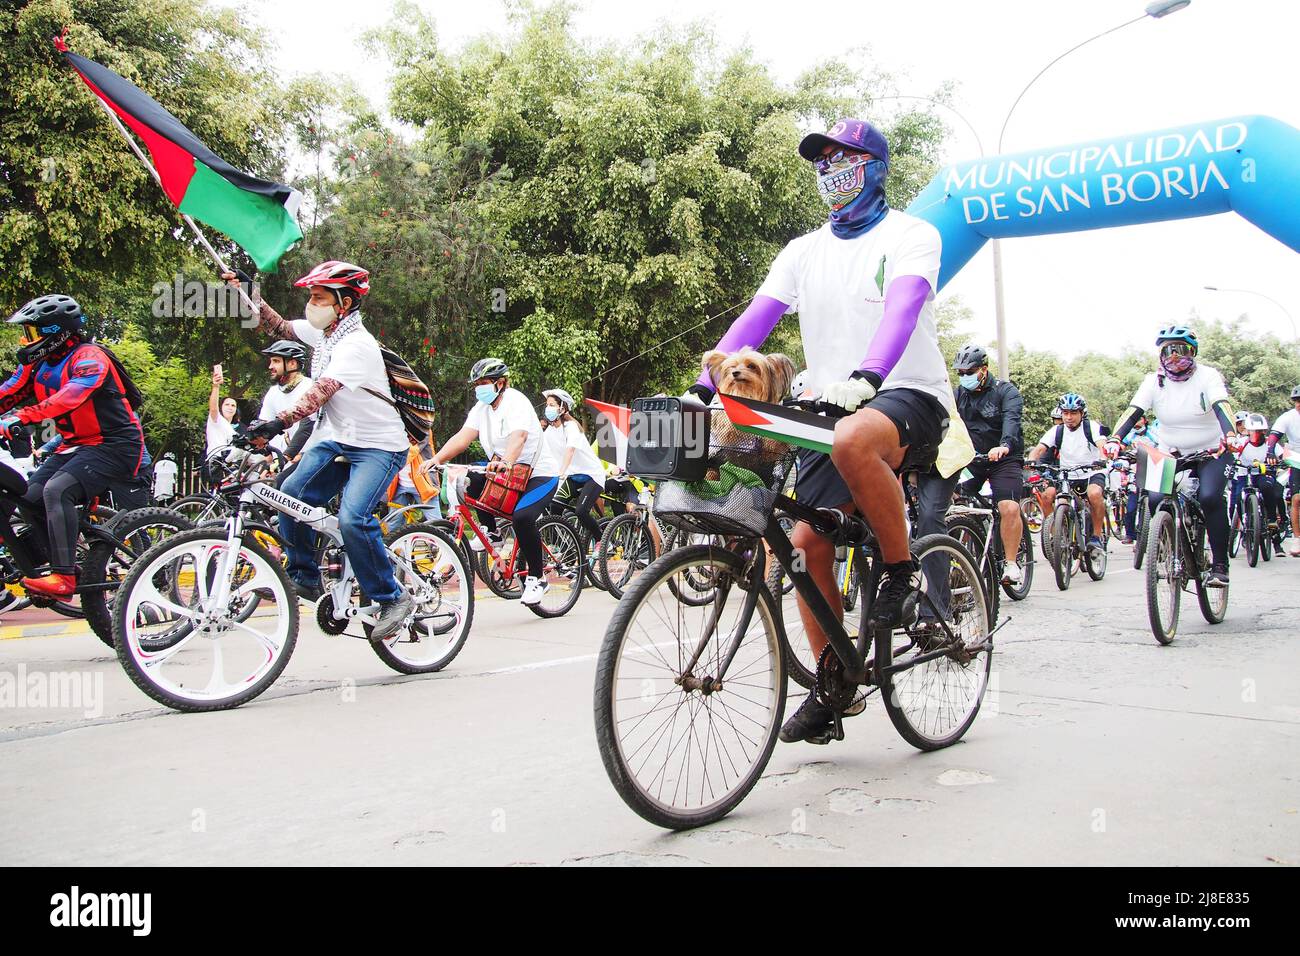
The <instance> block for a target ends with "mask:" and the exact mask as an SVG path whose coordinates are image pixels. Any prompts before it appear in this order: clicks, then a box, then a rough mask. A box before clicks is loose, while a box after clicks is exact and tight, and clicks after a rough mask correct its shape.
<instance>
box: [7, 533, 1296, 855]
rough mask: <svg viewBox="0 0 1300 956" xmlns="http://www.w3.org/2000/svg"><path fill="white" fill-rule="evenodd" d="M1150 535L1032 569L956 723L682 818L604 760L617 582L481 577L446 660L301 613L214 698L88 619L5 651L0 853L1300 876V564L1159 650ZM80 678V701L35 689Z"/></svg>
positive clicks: (1257, 582) (855, 731)
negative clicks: (659, 814) (563, 596)
mask: <svg viewBox="0 0 1300 956" xmlns="http://www.w3.org/2000/svg"><path fill="white" fill-rule="evenodd" d="M1129 553H1130V552H1129V549H1128V548H1125V547H1120V546H1116V545H1112V562H1111V572H1110V574H1109V575H1108V577H1107V578H1106V579H1105V580H1104V581H1103V582H1101V583H1094V582H1092V581H1090V580H1087V579H1086V578H1084V579H1083V580H1078V579H1076V581H1075V582H1074V584H1073V585H1072V586H1071V588H1070V590H1069V591H1068V592H1066V593H1061V592H1059V591H1057V589H1056V587H1055V584H1054V583H1053V582H1052V581H1051V580H1050V578H1049V575H1048V574H1047V573H1045V572H1046V571H1047V569H1046V566H1045V565H1041V564H1040V565H1039V571H1040V576H1039V578H1038V580H1037V581H1036V582H1035V589H1034V591H1033V593H1032V594H1031V596H1030V598H1029V600H1027V601H1026V602H1024V603H1022V604H1015V605H1013V604H1010V603H1009V602H1008V604H1007V606H1006V613H1007V614H1009V615H1010V617H1011V622H1010V623H1009V624H1008V625H1007V626H1006V627H1005V628H1004V629H1003V630H1002V631H1001V632H1000V633H999V635H998V645H997V651H996V654H995V657H994V660H993V678H992V682H991V684H990V690H989V693H988V696H987V698H986V700H985V704H984V707H983V710H982V712H981V715H980V717H979V719H978V720H977V721H976V723H975V724H974V726H973V727H972V728H971V730H970V732H969V733H968V734H967V735H966V737H965V739H964V740H963V741H962V742H960V743H958V744H957V745H955V746H953V747H950V748H948V749H946V750H943V751H939V752H936V753H931V754H922V753H918V752H917V751H915V750H913V749H912V748H911V747H910V746H908V745H907V744H906V743H904V742H903V740H902V739H901V738H900V737H898V735H897V734H896V733H895V731H894V729H893V727H892V725H891V724H890V723H889V720H888V719H887V717H886V716H885V714H884V711H883V709H882V708H881V707H880V705H879V703H878V701H876V700H875V699H874V698H873V700H872V703H871V705H870V706H869V707H868V709H867V711H866V713H864V714H863V715H861V716H859V717H855V718H853V719H852V720H850V721H848V722H847V724H846V730H847V733H848V736H847V739H846V740H844V741H843V742H840V743H834V744H831V745H829V746H823V747H816V746H812V745H808V744H797V745H783V744H778V745H777V750H776V751H775V753H774V755H773V757H772V760H771V763H770V764H769V766H768V769H767V773H766V776H765V777H764V779H763V780H761V781H760V782H759V784H758V786H757V787H756V788H755V789H754V791H753V792H752V793H751V794H750V796H749V797H748V799H747V800H746V801H745V802H744V803H743V804H742V805H741V806H740V807H739V808H738V809H737V810H736V811H735V812H733V813H732V815H731V816H730V817H728V818H727V819H725V820H723V821H721V822H720V823H717V824H714V825H713V826H711V827H708V828H705V829H702V830H696V831H693V832H689V833H682V834H672V833H668V832H667V831H662V830H660V829H658V828H656V827H654V826H652V825H650V824H648V823H646V822H644V821H643V820H641V818H640V817H638V816H636V815H635V814H633V813H632V812H631V811H630V810H629V809H628V808H627V807H626V806H625V805H624V804H623V802H622V801H621V800H620V799H619V797H618V796H617V794H616V793H615V791H614V790H613V788H612V787H611V785H610V783H609V781H608V779H607V778H606V776H605V772H604V769H603V767H602V764H601V761H600V757H599V754H598V752H597V748H596V739H595V732H594V725H593V718H592V686H593V675H594V669H595V657H596V653H597V651H598V649H599V645H600V642H601V638H602V636H603V634H604V631H605V626H606V623H607V621H608V619H609V617H610V614H611V613H612V610H613V608H614V606H615V605H614V602H613V600H612V599H610V598H609V597H608V596H607V595H604V594H602V593H599V592H596V591H588V592H584V594H583V597H582V599H581V600H580V602H579V603H578V605H577V607H576V608H575V609H574V610H573V611H572V612H571V613H570V614H569V615H568V616H567V617H565V618H562V619H559V620H554V621H544V620H541V619H538V618H535V617H533V616H532V615H531V614H528V613H527V612H526V611H524V610H523V609H522V608H520V607H518V606H517V605H515V604H511V603H506V602H503V601H500V600H497V599H494V598H491V597H488V596H484V597H483V598H482V599H481V600H480V602H479V603H478V606H477V609H476V617H475V622H474V629H473V632H472V635H471V637H470V639H469V642H468V644H467V645H466V647H465V650H464V651H463V652H462V653H461V655H460V656H459V657H458V658H457V659H456V660H455V661H454V662H453V663H452V665H451V666H450V667H449V668H448V669H447V670H445V671H444V672H442V673H440V674H438V675H434V676H428V677H415V678H411V677H401V676H399V675H396V674H394V673H393V672H391V671H389V670H388V669H387V668H386V667H385V666H384V665H383V664H382V663H381V662H380V660H379V659H378V658H377V657H376V656H375V655H374V654H373V653H372V652H371V651H370V649H369V647H368V646H367V645H366V644H365V643H364V642H363V641H357V640H352V639H349V638H346V637H327V636H325V635H323V634H321V633H320V632H319V630H317V628H316V627H315V625H314V623H307V622H306V620H307V616H306V615H304V622H305V623H304V625H303V632H302V636H301V638H300V640H299V643H298V648H297V651H296V653H295V655H294V658H293V660H292V661H291V663H290V665H289V667H288V669H287V671H286V672H285V674H284V676H283V677H282V678H281V680H280V681H279V682H278V684H277V685H276V686H275V687H274V688H272V689H271V690H270V691H268V692H267V693H266V694H264V695H263V696H262V697H261V698H259V699H258V700H256V701H254V702H253V703H251V704H249V705H247V706H245V707H243V708H241V709H238V710H235V711H228V712H223V713H216V714H203V715H178V714H174V713H172V712H170V711H167V710H165V709H163V708H161V707H158V706H156V705H154V704H153V702H152V701H150V700H149V699H147V698H146V697H144V696H143V695H142V694H141V693H140V692H139V691H138V690H137V689H136V688H135V687H134V685H132V684H131V683H130V682H129V681H128V679H127V678H126V676H125V675H124V674H123V672H122V671H121V669H120V667H119V665H118V663H117V661H116V659H115V658H114V657H113V656H112V655H111V654H110V653H109V652H108V651H107V649H106V648H105V647H104V646H103V645H102V644H100V643H99V641H98V640H96V639H95V638H94V637H93V636H91V635H89V634H87V633H84V632H79V633H70V634H60V635H58V636H37V637H24V638H16V639H9V640H0V767H3V768H4V770H3V773H0V804H2V805H3V806H4V807H5V808H6V812H5V813H4V814H3V817H2V818H0V863H4V864H10V865H31V864H96V865H134V864H193V865H221V864H244V865H252V864H292V863H302V864H330V863H340V864H406V863H414V864H431V863H448V864H517V865H609V864H635V865H684V866H685V865H709V864H814V865H816V864H830V865H835V864H868V863H875V862H880V863H889V864H912V863H925V864H968V863H974V864H983V863H993V864H1063V863H1068V864H1078V865H1097V864H1151V865H1174V864H1189V865H1190V864H1210V865H1214V864H1228V865H1261V866H1276V865H1292V866H1294V865H1300V633H1298V629H1297V623H1296V622H1297V619H1298V617H1300V615H1298V612H1300V586H1297V585H1298V584H1300V560H1294V559H1283V560H1275V561H1273V562H1272V563H1270V564H1267V565H1261V566H1260V567H1258V568H1255V569H1250V568H1247V567H1246V566H1245V563H1244V561H1239V562H1236V563H1234V565H1233V569H1232V591H1231V605H1230V609H1229V615H1228V619H1227V621H1226V622H1225V623H1224V624H1222V625H1219V626H1217V627H1211V626H1210V625H1207V624H1205V623H1204V622H1203V621H1202V619H1201V618H1200V616H1199V613H1198V611H1197V609H1196V603H1195V600H1194V598H1193V599H1190V600H1185V601H1184V605H1183V623H1182V627H1181V632H1180V634H1179V637H1178V639H1177V641H1176V642H1175V643H1174V644H1173V645H1172V646H1170V647H1160V646H1157V644H1156V643H1155V641H1154V640H1153V639H1152V637H1151V634H1150V631H1149V630H1148V626H1147V620H1146V612H1145V598H1144V591H1143V582H1142V575H1140V574H1135V573H1133V572H1132V571H1131V570H1128V568H1129V566H1130V565H1129V562H1128V556H1129ZM6 675H8V676H6ZM59 681H62V684H61V685H59V686H61V687H62V688H63V690H62V693H63V695H64V696H63V699H62V700H61V701H59V702H61V703H67V702H68V701H69V699H70V698H69V696H68V695H69V694H70V693H71V690H70V689H71V688H72V686H73V683H72V682H74V681H75V682H80V683H78V684H77V686H80V687H82V688H83V689H84V690H85V691H86V694H85V696H84V697H82V698H81V699H80V700H79V704H78V706H75V707H64V708H55V707H51V706H48V702H43V701H41V700H40V699H39V697H38V696H36V695H35V693H34V691H33V688H36V687H39V686H45V687H53V686H56V685H58V682H59ZM20 684H21V685H22V686H23V687H24V690H23V691H22V692H19V691H18V689H17V688H18V687H19V685H20ZM797 691H798V688H795V687H793V685H792V687H791V700H790V703H789V705H788V707H787V712H789V710H790V709H792V708H793V707H794V706H796V705H797V703H798V701H799V696H796V692H797ZM6 694H7V695H8V696H5V695H6Z"/></svg>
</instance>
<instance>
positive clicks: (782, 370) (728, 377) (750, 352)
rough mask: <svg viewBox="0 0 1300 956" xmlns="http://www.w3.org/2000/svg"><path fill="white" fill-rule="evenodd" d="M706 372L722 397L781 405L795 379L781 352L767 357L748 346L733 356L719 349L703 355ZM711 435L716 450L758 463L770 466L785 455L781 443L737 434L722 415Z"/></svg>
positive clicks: (718, 415) (715, 419)
mask: <svg viewBox="0 0 1300 956" xmlns="http://www.w3.org/2000/svg"><path fill="white" fill-rule="evenodd" d="M704 370H705V371H706V372H708V373H709V378H711V379H712V380H713V384H714V387H716V388H717V390H718V392H720V393H721V394H723V395H737V396H740V397H742V398H754V399H758V400H759V401H762V402H772V403H776V402H780V401H781V400H782V399H783V398H785V397H786V396H787V395H788V394H789V393H790V383H791V381H792V380H793V379H794V363H793V362H791V361H790V359H789V358H787V357H786V356H784V355H782V354H781V353H779V352H773V353H772V354H770V355H764V354H763V353H761V352H757V351H755V350H754V349H752V348H750V347H749V346H748V345H746V346H745V347H744V348H742V349H741V350H740V351H739V352H732V353H730V354H728V353H726V352H720V351H718V350H717V349H713V350H712V351H709V352H706V353H704ZM710 434H711V436H712V437H711V440H710V443H711V444H712V445H713V446H714V447H715V448H726V449H728V450H729V452H734V451H741V452H745V455H744V457H745V458H750V456H753V457H754V458H755V459H756V463H766V464H768V465H770V464H771V463H772V462H773V461H775V460H776V459H777V458H779V457H780V456H781V454H782V453H783V452H784V451H785V446H784V445H783V444H781V443H780V442H777V441H773V440H772V439H769V438H756V437H754V436H752V435H746V434H744V433H742V432H739V431H737V430H736V429H735V427H733V426H732V424H731V422H730V420H728V418H727V415H726V413H725V412H721V411H718V412H714V413H713V419H712V422H711V423H710ZM727 457H728V458H735V455H734V454H732V453H729V454H728V456H727Z"/></svg>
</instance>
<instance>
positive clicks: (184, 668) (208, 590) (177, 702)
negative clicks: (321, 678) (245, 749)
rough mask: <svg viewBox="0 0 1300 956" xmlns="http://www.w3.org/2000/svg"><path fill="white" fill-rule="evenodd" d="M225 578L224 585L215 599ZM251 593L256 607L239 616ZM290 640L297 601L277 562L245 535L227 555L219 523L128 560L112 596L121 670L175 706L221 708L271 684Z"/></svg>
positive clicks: (295, 636) (234, 704)
mask: <svg viewBox="0 0 1300 956" xmlns="http://www.w3.org/2000/svg"><path fill="white" fill-rule="evenodd" d="M223 576H224V577H225V578H226V579H227V580H228V581H229V582H230V584H229V588H228V594H227V596H226V599H225V601H224V602H221V601H219V600H218V592H219V591H220V590H221V587H220V584H221V582H222V578H223ZM254 591H262V592H263V593H264V594H265V595H267V596H269V598H270V600H263V601H262V608H261V610H262V613H261V614H259V615H257V616H255V617H253V618H250V619H248V620H246V621H240V620H238V617H239V614H240V611H241V610H242V608H243V605H244V602H245V601H246V600H247V599H248V597H249V595H250V594H252V592H254ZM297 640H298V600H297V597H296V594H295V592H294V591H293V590H292V589H291V586H290V584H289V578H288V576H287V575H286V574H285V573H284V569H283V568H282V567H281V566H280V562H279V561H278V560H277V559H276V558H274V557H273V556H272V555H271V554H270V553H268V552H267V551H266V549H265V548H263V547H262V546H261V545H259V544H258V543H257V542H256V541H254V540H253V539H252V538H251V537H246V538H244V539H243V540H242V541H241V542H240V545H239V549H238V552H237V553H235V554H231V553H230V551H229V548H228V545H227V541H226V535H225V534H223V533H222V530H221V529H217V528H212V527H207V528H195V529H194V530H192V531H182V532H180V533H179V534H176V535H173V536H172V537H170V538H165V539H164V540H162V541H160V542H159V543H158V544H156V545H154V546H153V547H152V548H150V549H149V550H148V551H146V552H145V553H144V554H142V555H140V556H139V557H138V558H136V560H135V562H134V563H133V564H132V565H131V570H130V572H129V573H128V574H127V576H126V579H125V580H124V581H123V582H122V587H121V589H120V591H119V592H118V596H117V599H116V600H115V601H114V602H113V642H114V644H115V645H116V648H117V658H118V660H119V661H120V662H121V664H122V668H123V670H125V671H126V673H127V676H128V677H130V678H131V680H132V681H133V682H134V683H135V685H136V686H137V687H139V688H140V689H141V690H142V691H144V692H145V693H146V694H148V695H149V696H150V697H152V698H153V699H154V700H156V701H158V702H159V703H161V704H165V705H166V706H168V707H171V708H173V709H175V710H180V711H206V710H227V709H229V708H231V707H238V706H239V705H240V704H245V703H247V702H248V701H250V700H252V699H253V698H255V697H257V696H258V695H259V694H261V693H262V692H263V691H265V690H266V689H267V688H268V687H270V686H271V685H272V684H274V683H275V681H276V678H278V677H279V676H280V673H281V672H282V671H283V670H284V668H285V665H287V664H288V663H289V658H290V656H291V655H292V654H293V649H294V645H295V644H296V643H297Z"/></svg>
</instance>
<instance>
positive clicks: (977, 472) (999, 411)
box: [952, 343, 1025, 584]
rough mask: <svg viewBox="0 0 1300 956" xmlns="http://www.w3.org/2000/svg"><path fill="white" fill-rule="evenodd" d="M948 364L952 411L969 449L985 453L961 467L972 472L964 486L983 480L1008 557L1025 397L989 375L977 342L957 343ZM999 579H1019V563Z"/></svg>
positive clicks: (1015, 523)
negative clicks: (955, 379)
mask: <svg viewBox="0 0 1300 956" xmlns="http://www.w3.org/2000/svg"><path fill="white" fill-rule="evenodd" d="M952 364H953V367H954V368H955V369H956V370H957V375H958V376H959V377H960V378H959V382H960V385H959V387H958V388H957V391H956V398H957V412H958V414H960V415H961V419H962V421H963V422H965V423H966V430H967V431H968V432H970V438H971V442H972V443H973V444H974V445H975V451H977V452H978V453H979V454H981V455H987V456H988V457H989V460H988V461H986V462H985V461H975V462H971V463H970V465H969V466H967V467H968V468H969V469H970V473H971V475H973V476H974V477H973V478H972V479H971V480H970V482H968V483H967V485H966V487H967V488H968V489H969V490H971V491H978V490H979V488H980V486H982V485H983V484H984V482H985V480H986V479H987V481H988V483H989V485H990V486H991V487H992V489H993V500H994V501H995V502H996V503H997V506H998V512H999V513H1000V514H1001V516H1002V525H1001V527H1002V545H1003V547H1004V548H1005V549H1006V550H1005V554H1007V555H1008V557H1010V556H1011V555H1014V554H1016V553H1017V552H1018V550H1019V548H1020V535H1021V521H1020V492H1021V489H1022V488H1023V487H1024V483H1025V479H1024V454H1025V441H1024V438H1023V436H1022V435H1021V430H1020V417H1021V415H1022V414H1023V412H1024V410H1025V401H1024V399H1023V398H1021V397H1020V389H1018V388H1016V387H1015V386H1014V385H1012V384H1011V383H1010V382H1005V381H1000V380H999V379H996V378H994V377H993V375H992V374H991V373H990V372H989V356H988V353H987V352H985V351H984V349H982V348H981V347H980V346H978V345H975V344H974V343H971V344H970V345H966V346H963V347H962V348H961V350H960V351H958V352H957V357H956V359H955V360H954V361H953V363H952ZM1003 580H1005V581H1008V582H1009V583H1011V584H1019V583H1020V568H1019V567H1018V566H1017V565H1016V562H1015V561H1012V560H1008V561H1007V563H1006V567H1005V568H1004V570H1003Z"/></svg>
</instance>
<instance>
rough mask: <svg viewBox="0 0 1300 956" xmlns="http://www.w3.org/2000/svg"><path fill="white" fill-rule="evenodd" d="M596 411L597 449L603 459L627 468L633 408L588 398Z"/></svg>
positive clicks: (588, 402) (588, 403)
mask: <svg viewBox="0 0 1300 956" xmlns="http://www.w3.org/2000/svg"><path fill="white" fill-rule="evenodd" d="M585 404H587V405H589V406H591V407H592V408H593V409H595V411H596V450H597V454H599V455H600V457H601V460H602V461H607V462H609V463H610V464H611V465H617V466H618V467H619V468H624V469H625V468H627V436H628V433H629V432H630V431H631V430H632V409H630V408H626V407H624V406H622V405H608V404H606V403H605V402H598V401H596V400H595V399H593V398H588V399H586V401H585Z"/></svg>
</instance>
